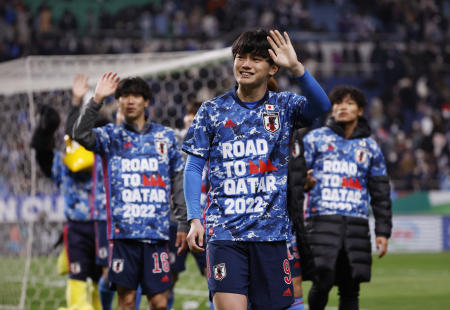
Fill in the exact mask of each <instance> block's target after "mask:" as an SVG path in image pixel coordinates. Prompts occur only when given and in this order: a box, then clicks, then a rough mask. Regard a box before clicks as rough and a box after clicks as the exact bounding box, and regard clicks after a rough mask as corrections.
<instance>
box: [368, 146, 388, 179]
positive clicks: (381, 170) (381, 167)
mask: <svg viewBox="0 0 450 310" xmlns="http://www.w3.org/2000/svg"><path fill="white" fill-rule="evenodd" d="M372 148H373V149H374V156H373V157H372V162H371V166H370V171H369V177H378V176H387V170H386V163H385V161H384V156H383V153H382V152H381V149H380V148H379V147H378V145H377V144H376V142H375V141H373V145H372Z"/></svg>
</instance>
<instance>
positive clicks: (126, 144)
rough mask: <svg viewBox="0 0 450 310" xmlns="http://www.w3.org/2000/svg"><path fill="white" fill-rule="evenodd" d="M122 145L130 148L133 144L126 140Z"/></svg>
mask: <svg viewBox="0 0 450 310" xmlns="http://www.w3.org/2000/svg"><path fill="white" fill-rule="evenodd" d="M123 147H124V148H125V149H131V148H132V147H133V144H131V142H130V141H128V142H127V143H125V144H124V145H123Z"/></svg>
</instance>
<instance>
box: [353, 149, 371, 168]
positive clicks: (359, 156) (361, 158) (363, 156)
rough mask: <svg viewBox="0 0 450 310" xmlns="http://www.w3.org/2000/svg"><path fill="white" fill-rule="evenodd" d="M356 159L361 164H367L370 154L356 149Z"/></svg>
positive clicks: (364, 150)
mask: <svg viewBox="0 0 450 310" xmlns="http://www.w3.org/2000/svg"><path fill="white" fill-rule="evenodd" d="M355 159H356V161H357V162H358V163H360V164H367V162H368V160H369V153H368V152H367V150H366V149H356V151H355Z"/></svg>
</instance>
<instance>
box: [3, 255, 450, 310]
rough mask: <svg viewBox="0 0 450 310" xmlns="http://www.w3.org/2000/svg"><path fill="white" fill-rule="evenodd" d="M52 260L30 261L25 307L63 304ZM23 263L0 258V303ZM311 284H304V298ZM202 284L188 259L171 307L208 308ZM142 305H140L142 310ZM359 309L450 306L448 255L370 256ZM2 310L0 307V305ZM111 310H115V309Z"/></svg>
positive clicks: (16, 289) (14, 289)
mask: <svg viewBox="0 0 450 310" xmlns="http://www.w3.org/2000/svg"><path fill="white" fill-rule="evenodd" d="M55 262H56V260H54V259H48V258H39V259H33V261H32V265H31V272H30V278H29V283H28V289H27V298H26V307H25V309H30V310H35V309H44V310H47V309H48V310H55V309H57V307H58V306H63V305H64V304H65V301H64V284H65V279H66V277H64V276H58V275H57V274H56V271H55V265H56V263H55ZM23 264H24V263H23V260H22V259H18V258H15V259H11V258H8V259H7V258H2V259H1V260H0V271H1V274H3V275H4V276H2V277H0V287H1V288H2V289H0V304H16V305H17V304H18V302H19V299H20V296H19V294H20V285H21V284H20V283H21V281H20V280H21V276H22V270H23ZM310 286H311V283H310V282H305V283H304V284H303V291H304V295H305V296H306V295H307V293H308V291H309V288H310ZM207 294H208V293H207V284H206V280H205V278H204V277H203V276H201V275H200V273H199V271H198V269H197V266H196V264H195V261H194V260H193V259H192V256H191V255H189V256H188V260H187V271H186V272H184V273H182V274H181V275H180V279H179V282H178V284H177V286H176V295H175V296H176V297H175V309H176V310H188V309H200V310H206V309H209V307H208V306H207V305H208V297H207ZM146 304H147V303H146V301H143V302H142V304H141V309H145V307H146ZM337 304H338V297H337V290H336V288H333V290H332V291H331V293H330V300H329V303H328V305H329V307H328V308H329V309H337V308H336V307H337ZM360 307H361V309H365V310H385V309H396V310H423V309H426V310H442V309H449V308H450V253H449V252H447V253H427V254H391V253H390V254H388V255H387V256H386V257H384V258H382V259H378V258H377V257H376V256H374V259H373V268H372V281H371V282H370V283H364V284H362V286H361V297H360ZM0 309H1V307H0ZM114 309H117V307H115V308H114Z"/></svg>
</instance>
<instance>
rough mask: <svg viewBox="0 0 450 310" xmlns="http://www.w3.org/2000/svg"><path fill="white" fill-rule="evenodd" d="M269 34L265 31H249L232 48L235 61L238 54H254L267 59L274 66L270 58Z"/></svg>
mask: <svg viewBox="0 0 450 310" xmlns="http://www.w3.org/2000/svg"><path fill="white" fill-rule="evenodd" d="M268 36H269V32H268V31H267V30H263V29H257V30H249V31H246V32H244V33H242V34H241V35H240V36H239V37H238V38H237V39H236V40H235V41H234V42H233V46H232V47H231V51H232V53H233V59H234V58H236V55H237V54H241V55H243V54H252V55H255V56H259V57H263V58H266V59H267V61H268V62H269V63H270V64H271V65H273V64H274V62H273V59H272V57H270V54H269V49H270V48H271V46H270V44H269V41H267V37H268Z"/></svg>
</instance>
